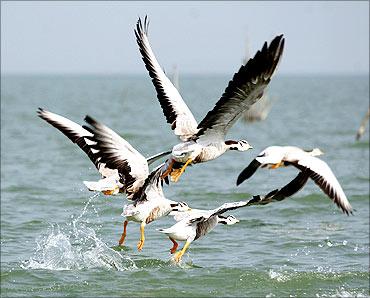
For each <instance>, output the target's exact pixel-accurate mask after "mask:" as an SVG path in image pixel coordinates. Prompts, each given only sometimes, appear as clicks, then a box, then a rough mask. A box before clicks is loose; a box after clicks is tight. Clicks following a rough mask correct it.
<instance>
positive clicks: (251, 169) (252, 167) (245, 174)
mask: <svg viewBox="0 0 370 298" xmlns="http://www.w3.org/2000/svg"><path fill="white" fill-rule="evenodd" d="M261 165H262V164H261V163H260V162H259V161H257V160H256V159H253V160H252V161H251V163H250V164H249V165H248V166H247V167H246V168H245V169H244V170H243V171H241V173H240V174H239V176H238V179H237V180H236V185H237V186H238V185H239V184H241V183H243V181H245V180H247V179H249V178H250V177H252V175H253V174H254V173H255V172H256V171H257V170H258V168H259V167H260V166H261Z"/></svg>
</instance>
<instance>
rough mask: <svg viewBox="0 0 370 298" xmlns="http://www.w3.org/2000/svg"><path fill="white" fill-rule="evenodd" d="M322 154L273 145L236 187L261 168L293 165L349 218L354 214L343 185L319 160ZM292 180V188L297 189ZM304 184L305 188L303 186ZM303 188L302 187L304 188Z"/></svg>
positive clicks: (238, 181) (261, 155)
mask: <svg viewBox="0 0 370 298" xmlns="http://www.w3.org/2000/svg"><path fill="white" fill-rule="evenodd" d="M321 154H322V151H321V150H320V149H318V148H315V149H313V150H309V151H305V150H302V149H301V148H298V147H294V146H270V147H267V148H266V149H265V150H263V151H262V152H261V153H260V154H259V155H258V156H257V157H256V158H255V159H254V160H253V161H252V162H251V163H250V164H249V165H248V166H247V167H246V168H245V169H244V170H243V171H242V172H241V173H240V174H239V176H238V179H237V182H236V183H237V185H239V184H241V183H242V182H243V181H245V180H246V179H249V178H250V177H251V176H252V175H253V174H254V173H255V172H256V171H257V169H258V168H260V167H270V169H277V168H279V167H284V166H290V165H292V166H294V167H296V168H297V169H299V170H300V171H301V172H302V173H304V174H301V175H303V176H304V177H305V178H307V179H306V181H305V182H304V184H305V183H306V182H307V180H308V178H311V179H312V180H313V181H314V182H315V183H316V184H317V185H318V186H319V187H320V188H321V190H322V191H323V192H324V193H325V194H326V195H327V196H328V197H329V198H330V199H331V200H333V201H334V203H335V204H336V205H337V206H338V207H339V208H340V209H341V210H342V211H343V212H344V213H346V214H347V215H349V214H350V213H352V212H353V209H352V207H351V204H350V203H349V201H348V199H347V197H346V195H345V193H344V191H343V189H342V187H341V185H340V184H339V182H338V180H337V178H336V177H335V175H334V173H333V172H332V170H331V169H330V167H329V166H328V164H327V163H326V162H324V161H323V160H321V159H319V158H318V157H317V156H319V155H321ZM294 184H295V182H294V180H293V181H292V183H291V185H290V186H294ZM304 184H303V185H304ZM303 185H302V186H303Z"/></svg>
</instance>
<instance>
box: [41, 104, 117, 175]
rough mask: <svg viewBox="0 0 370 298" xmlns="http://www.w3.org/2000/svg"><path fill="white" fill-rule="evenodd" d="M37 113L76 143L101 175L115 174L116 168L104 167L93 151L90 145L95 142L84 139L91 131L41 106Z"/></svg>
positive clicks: (89, 135) (90, 134)
mask: <svg viewBox="0 0 370 298" xmlns="http://www.w3.org/2000/svg"><path fill="white" fill-rule="evenodd" d="M37 114H38V116H39V117H40V118H41V119H43V120H45V121H46V122H48V123H49V124H51V125H52V126H54V127H55V128H56V129H58V130H59V131H61V132H62V133H63V134H64V135H65V136H66V137H67V138H69V139H70V140H71V141H72V142H73V143H75V144H77V145H78V146H79V147H80V148H81V149H82V150H83V151H84V152H85V153H86V154H87V156H88V157H89V158H90V160H91V161H92V162H93V164H94V165H95V167H96V168H97V169H98V170H99V172H100V173H101V174H102V176H103V177H108V176H111V175H113V174H117V171H116V170H113V169H109V168H107V167H105V165H104V164H103V163H102V162H101V160H100V157H99V156H97V155H95V154H94V153H93V150H92V148H91V147H92V145H93V144H95V143H94V142H90V141H88V140H86V139H85V137H91V136H93V134H92V133H91V132H89V131H88V130H86V129H84V128H83V127H82V126H81V125H79V124H77V123H75V122H73V121H71V120H69V119H67V118H65V117H63V116H60V115H58V114H55V113H52V112H49V111H46V110H44V109H42V108H39V110H38V111H37Z"/></svg>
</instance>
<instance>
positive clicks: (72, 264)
mask: <svg viewBox="0 0 370 298" xmlns="http://www.w3.org/2000/svg"><path fill="white" fill-rule="evenodd" d="M96 197H97V195H93V196H92V197H90V198H89V200H88V202H87V203H86V204H85V206H84V208H83V210H82V212H81V214H80V215H79V216H77V217H76V218H75V219H73V220H72V222H70V223H67V224H66V225H65V226H63V227H61V226H60V225H56V224H52V225H51V227H50V228H49V229H48V231H47V232H46V234H44V235H41V236H40V237H38V238H37V239H36V244H37V247H36V250H35V252H34V254H33V256H32V257H31V258H30V259H29V260H27V261H24V262H23V263H22V264H21V267H22V268H24V269H48V270H76V269H84V268H106V269H115V270H130V269H133V268H136V265H135V263H134V262H133V261H132V260H131V259H130V258H129V257H128V256H123V255H121V254H120V253H119V252H117V251H115V250H113V249H111V248H110V247H108V246H107V245H106V244H105V243H104V242H103V241H102V240H101V239H100V238H99V237H98V236H97V235H96V231H95V230H94V228H93V227H91V226H88V224H87V223H86V222H89V221H88V218H87V219H86V220H85V222H83V219H84V218H85V217H86V214H87V211H88V210H89V207H90V205H92V204H91V202H92V200H93V199H94V198H96ZM92 208H93V210H94V212H95V214H96V216H97V217H98V216H99V215H98V213H97V211H96V209H95V208H94V207H93V206H92ZM72 218H73V217H72Z"/></svg>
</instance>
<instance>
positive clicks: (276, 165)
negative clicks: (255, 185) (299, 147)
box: [270, 161, 284, 169]
mask: <svg viewBox="0 0 370 298" xmlns="http://www.w3.org/2000/svg"><path fill="white" fill-rule="evenodd" d="M283 164H284V162H282V161H281V162H279V163H276V164H273V165H271V166H270V169H277V168H279V167H281V166H282V165H283Z"/></svg>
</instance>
